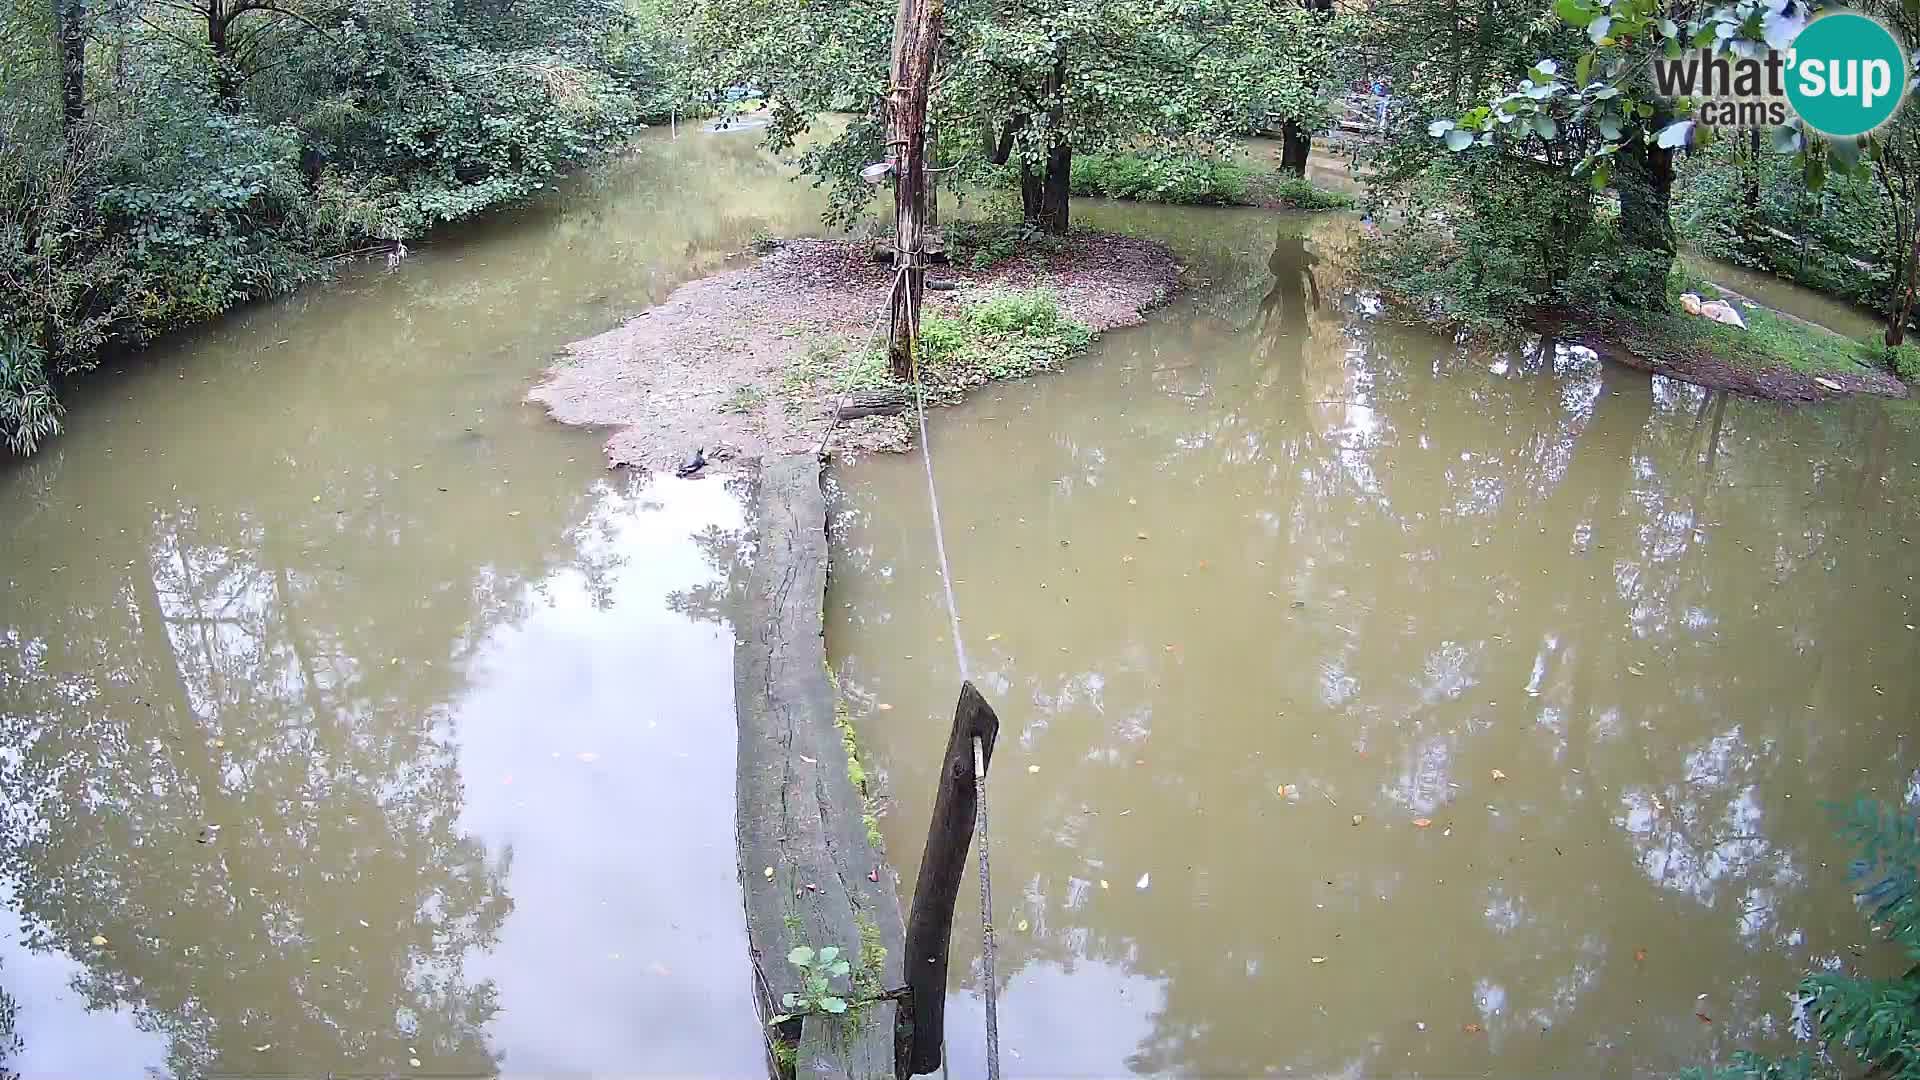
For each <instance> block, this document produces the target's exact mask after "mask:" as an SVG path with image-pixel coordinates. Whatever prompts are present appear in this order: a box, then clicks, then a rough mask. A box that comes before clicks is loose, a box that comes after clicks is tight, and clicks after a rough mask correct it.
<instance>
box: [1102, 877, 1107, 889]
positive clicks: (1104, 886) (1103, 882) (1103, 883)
mask: <svg viewBox="0 0 1920 1080" xmlns="http://www.w3.org/2000/svg"><path fill="white" fill-rule="evenodd" d="M1100 887H1101V888H1103V889H1104V888H1106V887H1107V879H1106V878H1101V879H1100Z"/></svg>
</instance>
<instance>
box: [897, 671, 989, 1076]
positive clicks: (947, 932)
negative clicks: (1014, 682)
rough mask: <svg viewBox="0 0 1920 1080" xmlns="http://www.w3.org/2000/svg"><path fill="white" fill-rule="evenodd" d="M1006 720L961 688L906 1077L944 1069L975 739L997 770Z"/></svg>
mask: <svg viewBox="0 0 1920 1080" xmlns="http://www.w3.org/2000/svg"><path fill="white" fill-rule="evenodd" d="M999 734H1000V718H999V717H998V716H995V715H994V712H993V707H992V706H990V705H988V704H987V699H985V698H983V697H981V696H980V691H978V690H976V689H974V687H973V684H972V683H971V682H964V683H961V684H960V702H959V704H958V705H956V706H954V710H953V730H952V731H951V732H950V733H949V734H948V735H947V752H946V757H945V759H944V760H942V762H941V764H940V787H939V788H938V789H937V790H936V791H935V792H934V797H933V820H932V821H930V822H928V824H927V849H926V852H925V854H923V855H921V857H920V877H919V879H918V880H917V881H916V882H915V883H914V887H913V910H912V911H911V912H909V913H908V916H907V958H906V967H907V972H906V975H907V1007H908V1008H909V1009H910V1010H911V1017H910V1022H911V1024H912V1029H911V1032H910V1034H909V1037H908V1039H907V1046H906V1047H905V1048H904V1049H905V1053H904V1055H903V1056H904V1058H905V1061H904V1062H903V1064H902V1067H901V1072H902V1073H903V1074H905V1075H919V1074H922V1073H930V1072H934V1071H936V1070H938V1069H939V1068H940V1058H941V1055H942V1053H944V1051H945V1047H946V1010H947V954H948V948H949V945H950V942H951V940H952V937H953V904H954V901H955V900H956V899H957V898H958V897H959V894H960V881H961V879H962V877H963V876H964V875H965V871H966V863H967V848H968V847H969V846H970V845H971V844H972V843H973V817H974V809H975V807H976V806H977V805H978V804H977V800H976V798H975V795H974V790H973V778H974V772H973V740H974V738H975V737H976V736H977V737H978V738H979V739H980V744H981V745H980V749H981V755H980V756H981V762H982V764H984V765H985V766H986V767H987V769H988V770H989V771H991V770H992V768H993V740H994V738H995V736H997V735H999Z"/></svg>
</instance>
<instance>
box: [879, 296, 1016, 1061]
mask: <svg viewBox="0 0 1920 1080" xmlns="http://www.w3.org/2000/svg"><path fill="white" fill-rule="evenodd" d="M906 272H907V271H906V268H905V267H904V266H903V267H902V268H901V271H900V273H901V275H902V276H903V277H904V275H905V274H906ZM901 284H902V285H905V284H907V283H906V282H904V281H902V282H901ZM910 310H911V309H910ZM908 317H909V319H910V320H912V322H911V323H910V325H908V327H907V340H908V342H909V345H908V352H907V356H908V359H909V360H910V361H911V363H910V364H909V365H908V370H909V371H910V372H911V373H912V375H913V411H914V416H915V418H916V419H917V420H918V421H919V425H920V461H921V463H922V464H923V465H925V466H926V474H927V507H928V509H929V510H930V511H931V512H932V514H933V550H934V552H935V554H937V555H938V556H939V559H940V585H941V587H942V588H943V589H944V590H945V591H946V597H947V621H948V624H949V626H950V627H951V628H952V631H953V659H954V662H955V663H957V664H958V665H959V666H960V678H961V679H962V680H965V681H972V679H973V674H972V672H971V671H970V670H968V668H967V647H966V644H965V643H964V642H962V641H961V640H960V604H959V601H957V600H955V599H954V595H953V566H952V564H951V563H949V562H948V561H947V536H946V528H945V527H944V526H943V525H942V524H941V522H940V489H939V487H938V486H936V485H935V484H934V480H933V441H932V439H930V438H929V437H928V435H927V405H926V394H925V391H924V390H923V389H922V388H921V385H920V327H919V324H918V323H919V320H918V318H917V313H913V314H909V316H908ZM973 807H974V809H973V827H974V832H975V833H976V834H977V835H978V837H979V841H978V842H979V845H980V963H981V968H982V974H983V975H984V976H985V980H986V991H987V994H986V997H987V1080H1000V988H999V985H998V982H997V978H996V976H995V974H994V944H993V867H992V864H991V862H990V860H989V857H988V849H989V845H988V842H987V757H986V748H985V747H984V746H983V745H982V744H981V742H980V737H979V736H977V735H976V736H974V738H973ZM945 1067H946V1055H945V1054H944V1053H943V1054H942V1055H941V1068H942V1071H943V1072H944V1071H945Z"/></svg>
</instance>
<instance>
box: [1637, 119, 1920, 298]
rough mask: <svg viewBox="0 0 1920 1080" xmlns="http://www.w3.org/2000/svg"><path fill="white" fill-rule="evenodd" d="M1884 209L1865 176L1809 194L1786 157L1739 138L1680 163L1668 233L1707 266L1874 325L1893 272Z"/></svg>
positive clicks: (1877, 186)
mask: <svg viewBox="0 0 1920 1080" xmlns="http://www.w3.org/2000/svg"><path fill="white" fill-rule="evenodd" d="M1893 209H1894V206H1893V202H1892V200H1891V199H1889V198H1888V196H1887V190H1886V188H1885V187H1884V186H1883V185H1882V184H1881V183H1880V182H1879V180H1878V179H1877V178H1875V177H1873V176H1870V175H1869V176H1859V175H1846V174H1841V175H1836V176H1831V177H1829V178H1827V180H1826V182H1825V183H1824V184H1823V185H1821V187H1820V188H1819V189H1818V190H1814V189H1811V188H1809V187H1808V186H1807V183H1806V170H1805V168H1804V166H1803V165H1801V164H1799V163H1797V162H1795V161H1794V159H1793V157H1792V156H1791V155H1788V154H1782V153H1779V152H1777V151H1775V150H1774V149H1773V148H1772V146H1771V145H1765V144H1763V145H1762V146H1761V147H1760V148H1759V150H1758V151H1757V152H1756V151H1755V150H1754V148H1753V146H1752V143H1751V141H1750V140H1749V139H1748V138H1745V137H1738V138H1723V139H1717V140H1715V141H1714V142H1713V143H1712V144H1711V145H1710V146H1708V147H1706V148H1705V149H1704V150H1701V151H1698V152H1695V153H1692V154H1689V155H1687V158H1686V160H1685V162H1684V163H1683V164H1682V166H1681V168H1680V176H1679V180H1678V183H1677V184H1676V186H1675V190H1674V205H1673V211H1674V226H1675V228H1677V229H1678V230H1679V233H1680V236H1681V237H1682V238H1683V239H1684V240H1686V241H1687V243H1688V244H1690V245H1691V246H1692V247H1694V248H1696V249H1698V250H1699V251H1702V252H1704V253H1706V254H1709V255H1712V256H1714V257H1715V258H1719V259H1725V260H1727V261H1728V262H1733V263H1738V264H1740V265H1742V266H1749V267H1753V268H1754V269H1758V270H1764V271H1766V272H1768V273H1772V274H1777V275H1779V276H1780V277H1783V278H1786V279H1788V280H1790V281H1795V282H1798V283H1800V284H1802V285H1805V286H1807V287H1809V288H1813V289H1818V290H1819V291H1821V292H1824V293H1829V294H1831V295H1834V296H1838V297H1842V298H1844V299H1846V300H1848V301H1850V302H1852V303H1855V304H1858V305H1859V306H1861V307H1863V308H1867V309H1868V310H1871V311H1876V312H1878V313H1879V314H1880V315H1881V316H1882V317H1885V316H1887V315H1888V314H1890V312H1891V306H1892V303H1893V301H1894V299H1895V298H1896V296H1897V290H1896V289H1895V281H1894V275H1895V267H1898V266H1900V265H1901V264H1902V261H1903V259H1902V254H1903V253H1902V252H1901V251H1900V250H1899V247H1898V245H1899V242H1900V239H1901V237H1900V236H1899V233H1898V230H1896V228H1895V220H1894V213H1893Z"/></svg>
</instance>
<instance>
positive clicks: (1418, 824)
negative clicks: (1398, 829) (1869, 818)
mask: <svg viewBox="0 0 1920 1080" xmlns="http://www.w3.org/2000/svg"><path fill="white" fill-rule="evenodd" d="M1432 824H1433V819H1432V818H1423V817H1417V818H1414V819H1413V827H1414V828H1416V829H1424V828H1426V827H1427V826H1429V825H1432Z"/></svg>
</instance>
